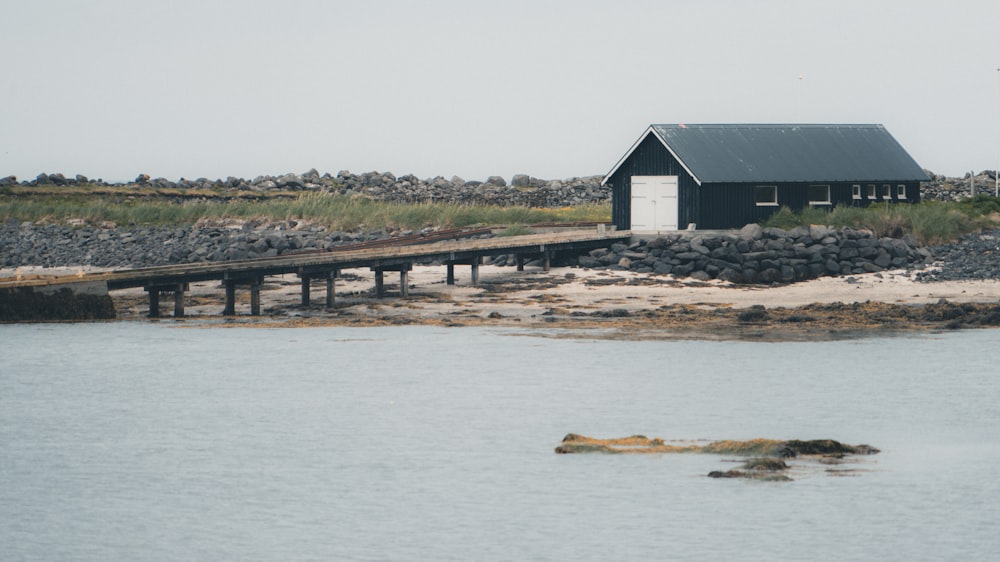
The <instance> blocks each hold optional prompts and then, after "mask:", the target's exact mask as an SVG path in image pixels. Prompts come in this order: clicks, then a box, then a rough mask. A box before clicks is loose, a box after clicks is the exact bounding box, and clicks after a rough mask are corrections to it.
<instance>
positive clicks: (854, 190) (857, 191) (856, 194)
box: [851, 184, 861, 199]
mask: <svg viewBox="0 0 1000 562" xmlns="http://www.w3.org/2000/svg"><path fill="white" fill-rule="evenodd" d="M851 197H853V198H854V199H861V185H860V184H854V185H852V186H851Z"/></svg>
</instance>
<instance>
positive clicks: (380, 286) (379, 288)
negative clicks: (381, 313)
mask: <svg viewBox="0 0 1000 562" xmlns="http://www.w3.org/2000/svg"><path fill="white" fill-rule="evenodd" d="M384 295H385V281H384V279H383V277H382V270H381V269H376V270H375V298H377V299H380V298H382V297H383V296H384Z"/></svg>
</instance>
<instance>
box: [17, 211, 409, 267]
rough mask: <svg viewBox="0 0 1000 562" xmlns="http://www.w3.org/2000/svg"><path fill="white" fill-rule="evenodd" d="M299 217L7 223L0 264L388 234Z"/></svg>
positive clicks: (180, 259)
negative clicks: (138, 223)
mask: <svg viewBox="0 0 1000 562" xmlns="http://www.w3.org/2000/svg"><path fill="white" fill-rule="evenodd" d="M299 226H300V225H298V224H296V223H295V222H294V221H291V222H289V223H279V224H270V225H265V226H263V227H260V228H255V227H254V225H252V224H251V223H247V224H245V225H243V226H242V227H239V228H227V227H192V226H178V227H131V228H94V227H88V226H82V227H78V228H74V227H72V226H64V225H55V224H50V225H45V226H40V225H31V224H24V225H21V224H7V225H5V226H3V227H0V267H21V266H43V267H68V266H77V265H88V266H93V267H116V268H117V267H121V268H125V267H128V268H135V267H149V266H156V265H172V264H179V263H198V262H209V261H227V260H240V259H248V258H260V257H270V256H277V255H281V254H285V253H287V252H290V251H293V250H302V249H320V250H325V249H329V248H333V247H335V246H340V245H344V244H354V243H358V242H366V241H370V240H378V239H382V238H386V237H388V236H389V235H388V234H386V233H383V232H369V233H350V232H339V231H326V230H325V229H322V228H319V227H302V228H297V227H299Z"/></svg>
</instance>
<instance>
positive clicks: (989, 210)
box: [761, 196, 1000, 244]
mask: <svg viewBox="0 0 1000 562" xmlns="http://www.w3.org/2000/svg"><path fill="white" fill-rule="evenodd" d="M980 198H982V199H980ZM974 199H977V200H978V201H973V200H965V201H962V202H960V203H949V202H943V201H926V202H923V203H918V204H914V205H901V204H898V203H897V204H888V203H880V204H877V205H871V206H869V207H834V208H833V209H831V210H826V209H824V208H818V207H809V208H807V209H803V210H802V211H801V212H798V213H796V212H793V211H791V210H790V209H789V208H787V207H782V208H781V209H779V210H778V212H777V213H775V214H774V215H772V216H771V217H770V218H769V219H768V220H766V221H764V222H762V223H761V224H762V226H765V227H778V228H784V229H791V228H795V227H797V226H805V225H810V224H822V225H827V226H835V227H852V228H863V229H866V230H870V231H871V232H873V233H874V234H875V235H876V236H888V237H900V236H904V235H907V234H908V235H910V236H913V237H914V238H915V239H916V240H917V241H918V242H920V243H921V244H941V243H945V242H950V241H953V240H957V239H958V238H960V237H961V236H962V235H964V234H968V233H970V232H976V231H978V230H980V229H982V228H985V227H990V226H994V227H995V225H996V224H997V222H998V220H997V219H998V216H1000V202H997V201H996V199H997V198H995V197H985V196H980V197H979V198H974ZM995 208H996V209H998V210H994V209H995Z"/></svg>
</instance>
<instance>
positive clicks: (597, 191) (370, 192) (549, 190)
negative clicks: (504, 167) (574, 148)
mask: <svg viewBox="0 0 1000 562" xmlns="http://www.w3.org/2000/svg"><path fill="white" fill-rule="evenodd" d="M81 184H92V185H97V186H115V187H126V188H128V187H153V188H158V189H199V190H215V191H219V190H222V191H246V192H267V191H274V190H285V191H315V192H323V193H333V194H339V195H364V196H367V197H371V198H373V199H376V200H379V201H389V202H396V203H431V202H436V203H442V202H444V203H458V204H468V205H483V204H489V205H499V206H505V207H506V206H514V205H518V206H527V207H566V206H571V205H580V204H583V203H602V202H606V201H609V200H610V197H611V190H610V189H608V188H606V187H601V176H588V177H573V178H568V179H561V180H541V179H538V178H534V177H531V176H528V175H525V174H518V175H515V176H514V177H513V178H512V179H511V182H510V184H509V185H508V184H507V181H506V180H505V179H504V178H502V177H500V176H490V177H489V178H487V180H486V181H484V182H483V181H465V180H464V179H462V178H460V177H458V176H453V177H452V178H451V179H445V178H444V177H441V176H438V177H434V178H430V179H420V178H418V177H416V176H414V175H412V174H407V175H404V176H399V177H396V176H395V175H394V174H392V173H390V172H366V173H363V174H352V173H351V172H349V171H347V170H343V171H341V172H339V173H338V174H337V175H336V176H332V175H330V174H329V173H325V174H322V175H320V173H319V172H317V171H316V170H315V169H312V170H309V171H308V172H305V173H303V174H284V175H282V176H257V177H256V178H254V179H252V180H247V179H243V178H236V177H232V176H230V177H228V178H226V179H224V180H223V179H216V180H209V179H207V178H198V179H195V180H189V179H185V178H181V179H179V180H177V181H171V180H168V179H166V178H150V177H149V176H148V175H146V174H140V175H139V176H138V177H136V178H135V180H133V181H132V182H128V183H120V184H109V183H106V182H104V180H101V179H96V180H91V179H89V178H87V177H86V176H82V175H77V176H75V177H72V178H70V177H66V176H64V175H63V174H59V173H56V174H44V173H43V174H39V175H38V176H37V177H36V178H35V179H34V180H30V181H24V182H21V183H20V184H19V183H18V182H17V178H16V177H14V176H7V177H5V178H2V179H0V187H3V186H11V185H25V186H40V185H56V186H66V185H81Z"/></svg>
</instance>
